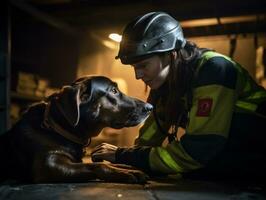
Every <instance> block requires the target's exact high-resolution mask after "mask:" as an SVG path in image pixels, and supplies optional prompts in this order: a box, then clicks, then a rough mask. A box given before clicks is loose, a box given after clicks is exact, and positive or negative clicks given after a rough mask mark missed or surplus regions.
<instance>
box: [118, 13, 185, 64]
mask: <svg viewBox="0 0 266 200" xmlns="http://www.w3.org/2000/svg"><path fill="white" fill-rule="evenodd" d="M185 44H186V40H185V38H184V35H183V31H182V28H181V26H180V24H179V22H178V21H176V20H175V19H174V18H173V17H171V16H170V15H168V14H167V13H164V12H150V13H147V14H145V15H143V16H139V17H137V18H136V19H134V20H133V21H131V22H129V23H128V24H127V25H126V27H125V29H124V31H123V34H122V41H121V42H120V48H119V52H118V55H117V56H116V59H118V58H120V60H121V62H122V63H123V64H132V63H134V62H137V61H139V60H141V59H144V58H146V57H149V56H150V55H151V54H154V53H160V52H166V51H170V50H173V49H180V48H182V47H184V46H185Z"/></svg>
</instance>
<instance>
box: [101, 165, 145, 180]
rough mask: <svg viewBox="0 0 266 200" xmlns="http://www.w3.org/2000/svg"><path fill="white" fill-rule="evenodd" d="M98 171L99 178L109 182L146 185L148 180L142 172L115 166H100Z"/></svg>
mask: <svg viewBox="0 0 266 200" xmlns="http://www.w3.org/2000/svg"><path fill="white" fill-rule="evenodd" d="M96 171H97V176H98V177H99V178H100V179H101V180H104V181H107V182H119V183H138V184H144V183H146V182H147V180H148V176H147V175H146V174H145V173H144V172H142V171H140V170H135V169H134V170H133V169H125V168H120V167H116V166H114V165H108V164H100V165H98V167H97V170H96Z"/></svg>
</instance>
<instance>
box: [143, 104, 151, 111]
mask: <svg viewBox="0 0 266 200" xmlns="http://www.w3.org/2000/svg"><path fill="white" fill-rule="evenodd" d="M152 109H153V106H152V105H151V104H149V103H146V104H145V106H144V107H143V109H142V112H150V111H152Z"/></svg>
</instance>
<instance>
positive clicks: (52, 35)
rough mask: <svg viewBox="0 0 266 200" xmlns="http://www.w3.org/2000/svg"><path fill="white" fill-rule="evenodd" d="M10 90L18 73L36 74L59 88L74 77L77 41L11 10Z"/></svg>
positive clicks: (23, 13)
mask: <svg viewBox="0 0 266 200" xmlns="http://www.w3.org/2000/svg"><path fill="white" fill-rule="evenodd" d="M11 15H12V19H11V20H12V50H11V51H12V53H11V56H12V58H11V61H12V68H11V70H12V89H14V87H15V85H16V79H17V73H18V71H23V72H29V73H34V74H37V75H39V76H41V77H43V78H47V79H49V81H50V86H52V87H60V86H62V85H63V84H67V83H69V82H71V81H73V80H74V79H75V78H76V73H77V61H78V53H79V51H78V49H79V47H78V42H79V41H78V40H79V39H78V38H77V37H75V36H72V35H69V34H68V33H66V32H65V31H64V30H60V29H57V28H55V27H52V26H50V25H48V24H46V23H44V22H42V21H39V20H38V19H35V18H34V17H33V16H31V15H28V14H27V13H25V12H23V11H21V10H18V9H16V8H12V14H11Z"/></svg>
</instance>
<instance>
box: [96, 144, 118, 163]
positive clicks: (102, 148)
mask: <svg viewBox="0 0 266 200" xmlns="http://www.w3.org/2000/svg"><path fill="white" fill-rule="evenodd" d="M117 149H118V147H117V146H115V145H112V144H108V143H102V144H100V145H98V146H96V147H95V148H94V149H93V150H92V153H91V160H92V161H93V162H101V161H103V160H106V161H109V162H111V163H114V162H115V153H116V150H117Z"/></svg>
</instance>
